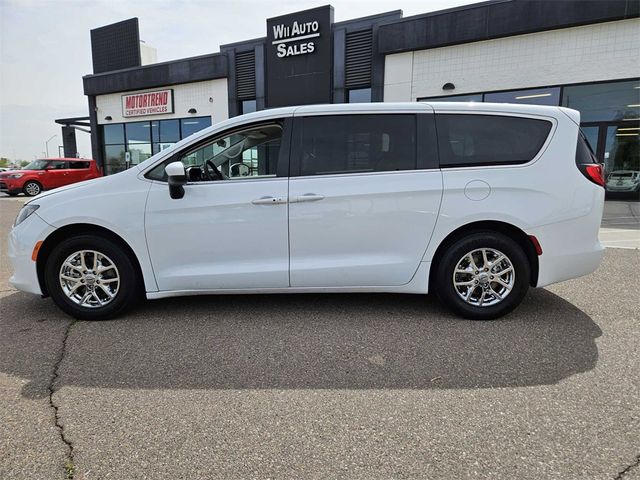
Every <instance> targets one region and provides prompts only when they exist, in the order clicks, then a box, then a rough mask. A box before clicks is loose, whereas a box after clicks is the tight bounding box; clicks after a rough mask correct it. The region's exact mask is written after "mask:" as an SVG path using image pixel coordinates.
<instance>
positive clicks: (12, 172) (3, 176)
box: [0, 169, 31, 178]
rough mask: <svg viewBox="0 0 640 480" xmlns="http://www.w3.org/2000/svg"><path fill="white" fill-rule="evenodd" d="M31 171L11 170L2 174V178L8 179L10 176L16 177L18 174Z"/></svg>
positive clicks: (0, 173) (0, 174)
mask: <svg viewBox="0 0 640 480" xmlns="http://www.w3.org/2000/svg"><path fill="white" fill-rule="evenodd" d="M29 171H31V170H23V169H19V170H9V171H8V172H0V178H7V177H8V176H9V175H14V174H16V173H24V172H29Z"/></svg>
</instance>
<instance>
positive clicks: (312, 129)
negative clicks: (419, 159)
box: [299, 114, 416, 175]
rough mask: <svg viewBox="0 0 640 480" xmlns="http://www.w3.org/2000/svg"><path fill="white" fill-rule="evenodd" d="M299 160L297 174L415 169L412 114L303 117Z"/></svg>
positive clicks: (414, 119)
mask: <svg viewBox="0 0 640 480" xmlns="http://www.w3.org/2000/svg"><path fill="white" fill-rule="evenodd" d="M299 161H300V175H331V174H343V173H367V172H381V171H394V170H411V169H415V168H416V118H415V115H391V114H378V115H328V116H319V117H304V118H303V119H302V135H301V152H300V159H299Z"/></svg>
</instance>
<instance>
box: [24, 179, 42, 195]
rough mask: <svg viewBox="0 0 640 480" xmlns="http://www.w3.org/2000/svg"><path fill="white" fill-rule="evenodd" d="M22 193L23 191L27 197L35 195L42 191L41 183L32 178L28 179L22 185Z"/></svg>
mask: <svg viewBox="0 0 640 480" xmlns="http://www.w3.org/2000/svg"><path fill="white" fill-rule="evenodd" d="M29 192H31V193H29ZM36 192H37V193H36ZM22 193H24V194H25V195H26V196H27V197H35V196H36V195H38V194H40V193H42V185H40V184H39V183H38V182H36V181H34V180H29V181H28V182H27V183H25V184H24V185H23V187H22Z"/></svg>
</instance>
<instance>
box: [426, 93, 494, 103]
mask: <svg viewBox="0 0 640 480" xmlns="http://www.w3.org/2000/svg"><path fill="white" fill-rule="evenodd" d="M418 101H419V102H424V101H430V102H481V101H482V94H481V93H474V94H472V95H449V96H446V97H429V98H427V97H425V98H419V99H418Z"/></svg>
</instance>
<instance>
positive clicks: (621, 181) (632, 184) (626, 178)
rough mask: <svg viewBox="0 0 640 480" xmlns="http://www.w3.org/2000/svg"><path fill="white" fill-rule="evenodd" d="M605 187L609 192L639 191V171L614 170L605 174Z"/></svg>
mask: <svg viewBox="0 0 640 480" xmlns="http://www.w3.org/2000/svg"><path fill="white" fill-rule="evenodd" d="M605 188H606V190H607V191H608V192H611V193H634V192H635V193H638V192H640V172H638V171H635V170H616V171H613V172H611V173H610V174H609V175H608V176H607V183H606V185H605Z"/></svg>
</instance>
